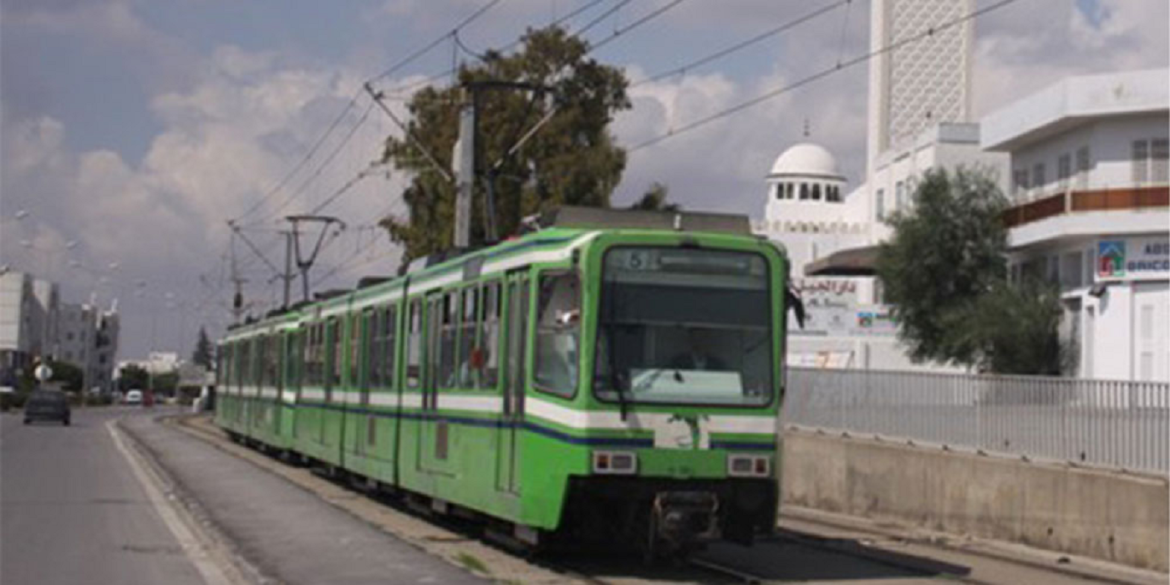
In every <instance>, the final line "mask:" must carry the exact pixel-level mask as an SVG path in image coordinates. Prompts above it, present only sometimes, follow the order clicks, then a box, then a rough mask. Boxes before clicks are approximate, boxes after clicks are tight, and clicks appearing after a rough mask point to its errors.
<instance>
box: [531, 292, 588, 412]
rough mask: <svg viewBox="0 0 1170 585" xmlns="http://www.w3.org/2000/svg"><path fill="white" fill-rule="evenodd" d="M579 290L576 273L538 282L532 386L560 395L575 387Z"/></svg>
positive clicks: (579, 320)
mask: <svg viewBox="0 0 1170 585" xmlns="http://www.w3.org/2000/svg"><path fill="white" fill-rule="evenodd" d="M580 322H581V287H580V283H579V281H578V279H577V274H576V273H566V274H554V275H545V276H543V277H542V278H541V280H540V296H539V305H538V311H537V321H536V371H535V374H534V380H533V382H534V383H535V385H536V387H537V388H539V389H541V390H544V391H546V392H550V393H553V394H559V395H561V396H572V395H573V393H574V392H575V391H576V388H577V370H578V367H577V364H578V361H579V357H580V356H579V354H578V346H579V344H578V340H579V334H580Z"/></svg>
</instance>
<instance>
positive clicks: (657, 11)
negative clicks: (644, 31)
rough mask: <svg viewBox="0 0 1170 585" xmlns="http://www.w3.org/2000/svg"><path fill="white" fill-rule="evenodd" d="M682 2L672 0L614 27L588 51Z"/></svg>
mask: <svg viewBox="0 0 1170 585" xmlns="http://www.w3.org/2000/svg"><path fill="white" fill-rule="evenodd" d="M683 2H684V0H674V1H673V2H671V3H670V4H667V5H665V6H660V7H658V8H657V9H655V10H653V11H651V12H650V13H649V14H646V15H644V16H642V17H641V18H639V19H638V20H635V21H634V22H631V23H630V24H628V25H626V26H623V27H621V28H616V29H614V31H613V34H611V35H609V36H608V37H606V38H604V39H601V40H600V41H597V42H596V43H593V44H592V45H591V46H590V47H589V49H590V52H592V51H596V50H597V49H600V48H601V47H604V46H605V45H607V44H609V43H611V42H613V41H614V40H615V39H617V38H618V37H620V36H622V35H624V34H626V33H627V32H630V31H631V30H633V29H635V28H638V27H639V26H642V25H643V24H645V23H647V22H649V21H651V20H654V19H655V18H658V17H659V16H661V15H662V14H663V13H665V12H666V11H668V10H670V9H671V8H674V7H675V6H678V5H679V4H682V3H683ZM619 8H620V7H619ZM578 34H580V33H578Z"/></svg>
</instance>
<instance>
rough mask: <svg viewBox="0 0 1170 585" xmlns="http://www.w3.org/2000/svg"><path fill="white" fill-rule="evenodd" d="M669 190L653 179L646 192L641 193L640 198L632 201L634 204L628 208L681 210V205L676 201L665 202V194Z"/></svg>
mask: <svg viewBox="0 0 1170 585" xmlns="http://www.w3.org/2000/svg"><path fill="white" fill-rule="evenodd" d="M669 191H670V189H669V188H668V187H667V186H666V185H663V184H662V183H659V182H658V181H654V182H653V183H652V184H651V185H650V188H649V189H647V190H646V193H645V194H643V195H642V198H641V199H639V200H637V201H636V202H634V204H633V205H631V206H630V209H636V210H639V211H680V210H682V206H681V205H679V204H678V203H667V202H666V196H667V193H668V192H669Z"/></svg>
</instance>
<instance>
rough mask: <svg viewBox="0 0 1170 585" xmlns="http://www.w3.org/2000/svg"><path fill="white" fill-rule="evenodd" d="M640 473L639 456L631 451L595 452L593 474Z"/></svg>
mask: <svg viewBox="0 0 1170 585" xmlns="http://www.w3.org/2000/svg"><path fill="white" fill-rule="evenodd" d="M637 472H638V456H637V454H635V453H633V452H630V451H594V452H593V473H598V474H611V475H633V474H635V473H637Z"/></svg>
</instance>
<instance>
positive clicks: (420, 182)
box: [381, 27, 630, 264]
mask: <svg viewBox="0 0 1170 585" xmlns="http://www.w3.org/2000/svg"><path fill="white" fill-rule="evenodd" d="M588 50H589V46H588V44H587V43H586V42H585V41H583V40H581V39H578V38H576V37H573V36H571V35H569V34H567V33H566V32H565V31H564V30H563V29H561V28H558V27H551V28H546V29H540V30H529V31H528V33H527V34H526V35H525V36H524V38H523V49H522V50H521V51H519V52H517V53H515V54H512V55H508V56H504V55H501V54H499V53H496V52H489V53H488V54H487V55H485V56H484V59H483V63H482V64H480V65H476V66H473V67H463V68H461V69H460V71H459V81H460V82H461V83H462V84H467V83H472V82H483V81H490V80H495V81H509V82H523V83H529V84H535V85H539V86H543V87H547V88H548V91H547V92H546V93H547V95H548V97H551V100H545V99H542V97H543V94H544V93H545V92H530V91H518V90H512V89H493V90H484V91H481V92H479V102H478V103H479V108H478V126H479V129H478V132H477V135H476V148H477V150H478V158H477V160H478V162H477V168H478V169H480V170H481V171H482V172H481V176H480V180H479V181H477V184H476V186H475V192H474V196H473V205H472V217H471V226H472V234H471V240H472V242H484V241H485V240H486V236H487V234H486V230H485V228H484V221H483V220H484V201H485V197H484V193H485V191H486V187H487V185H488V183H489V182H490V183H491V184H492V185H494V191H495V210H496V212H495V214H494V215H495V220H496V225H497V226H498V228H497V230H498V233H499V234H501V235H503V234H510V233H515V231H516V229H517V227H518V226H519V223H520V220H521V219H522V218H523V217H525V216H528V215H531V214H533V213H536V212H538V211H541V210H543V209H545V208H547V207H551V206H555V205H560V204H571V205H586V206H602V207H605V206H608V205H609V198H610V194H611V193H612V191H613V189H614V188H615V187H616V186H617V184H618V181H619V180H620V179H621V174H622V171H623V170H624V168H625V164H626V155H625V151H624V150H623V149H621V148H619V147H618V146H616V145H615V143H614V138H613V136H612V135H611V134H610V133H609V130H608V128H609V123H610V122H611V121H613V117H614V115H615V114H616V113H617V112H618V111H621V110H624V109H627V108H629V107H630V101H629V99H628V98H627V96H626V85H627V82H626V79H625V76H624V75H623V73H622V72H621V70H620V69H618V68H616V67H610V66H605V65H601V64H599V63H597V62H596V61H594V60H592V59H589V58H588V57H587V54H588ZM460 102H461V90H460V89H459V88H446V89H436V88H433V87H428V88H425V89H423V90H420V91H418V92H416V93H415V94H414V95H413V96H412V98H411V100H410V102H409V104H408V105H407V107H408V109H409V111H410V113H411V116H412V119H411V121H410V122H409V123H408V128H409V129H410V136H411V137H413V138H411V137H408V136H404V137H401V138H397V137H391V138H388V139H387V141H386V149H385V153H384V160H385V161H388V162H392V163H393V165H394V167H395V168H396V169H398V170H401V171H406V172H408V173H410V175H411V183H410V185H409V186H408V187H407V189H406V191H405V192H404V193H403V198H404V200H405V202H406V204H407V206H408V208H409V216H408V217H394V216H391V217H386V218H383V219H382V220H381V225H382V226H384V227H385V228H386V229H387V230H388V231H389V233H390V237H391V239H392V240H394V241H396V242H401V243H402V244H404V245H405V248H406V249H405V254H404V258H403V262H404V264H405V263H406V262H409V261H410V260H411V259H414V258H419V257H421V256H425V255H427V254H429V253H431V252H435V251H439V250H443V249H445V248H448V247H450V243H451V241H452V228H453V224H454V215H455V187H454V185H453V184H452V183H451V182H450V181H448V180H447V179H446V178H445V177H444V176H443V175H442V174H441V173H439V172H438V171H437V170H436V169H435V168H434V166H433V165H432V164H431V163H430V161H428V159H427V157H426V156H425V155H424V154H423V152H422V151H421V150H420V148H419V144H421V145H422V147H423V148H425V149H426V151H427V152H429V153H430V155H432V156H434V157H435V159H437V162H438V164H439V165H441V166H442V168H444V169H451V159H452V154H453V152H452V151H453V147H454V145H455V140H456V138H457V137H458V126H459V123H458V120H459V104H460ZM550 112H551V113H552V116H551V118H550V119H549V120H548V121H547V122H546V123H545V124H544V125H543V126H541V127H540V128H539V129H538V130H537V131H536V132H535V133H534V134H532V137H531V138H530V139H529V140H528V141H527V142H526V143H525V144H524V145H523V146H522V147H521V148H520V149H519V150H518V151H517V152H515V153H513V154H512V155H508V154H507V153H508V151H509V150H510V149H511V148H512V147H513V146H514V145H515V144H516V143H517V141H518V140H519V139H520V137H521V136H523V135H524V134H525V133H527V132H529V131H530V130H531V129H532V128H534V127H535V125H536V124H537V122H538V121H539V120H541V119H542V118H543V117H544V116H545V115H547V114H549V113H550ZM416 140H417V143H416V142H415V141H416Z"/></svg>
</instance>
